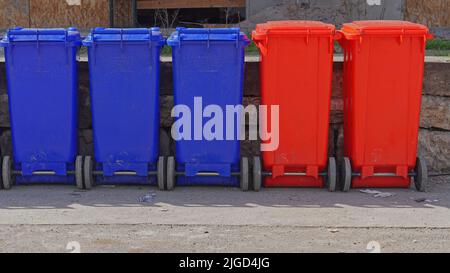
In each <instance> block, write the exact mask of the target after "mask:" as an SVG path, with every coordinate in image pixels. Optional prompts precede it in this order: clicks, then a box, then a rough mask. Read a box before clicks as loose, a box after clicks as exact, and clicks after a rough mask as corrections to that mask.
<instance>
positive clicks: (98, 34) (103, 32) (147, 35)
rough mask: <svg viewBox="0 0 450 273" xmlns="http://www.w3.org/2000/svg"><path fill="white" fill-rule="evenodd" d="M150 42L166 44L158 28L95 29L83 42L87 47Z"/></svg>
mask: <svg viewBox="0 0 450 273" xmlns="http://www.w3.org/2000/svg"><path fill="white" fill-rule="evenodd" d="M121 41H126V42H149V41H156V42H160V43H164V37H163V36H162V34H161V31H160V29H159V28H158V27H153V28H94V29H92V31H91V33H90V34H89V35H88V36H87V37H86V39H85V40H84V41H83V44H84V45H85V46H90V45H92V44H93V43H102V42H121Z"/></svg>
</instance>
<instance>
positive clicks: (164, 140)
mask: <svg viewBox="0 0 450 273" xmlns="http://www.w3.org/2000/svg"><path fill="white" fill-rule="evenodd" d="M159 154H160V155H161V156H164V157H167V156H170V137H169V134H168V133H167V132H166V130H165V129H163V128H161V129H160V130H159Z"/></svg>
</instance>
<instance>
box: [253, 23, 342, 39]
mask: <svg viewBox="0 0 450 273" xmlns="http://www.w3.org/2000/svg"><path fill="white" fill-rule="evenodd" d="M335 29H336V27H335V26H334V25H331V24H326V23H323V22H319V21H301V20H289V21H269V22H267V23H263V24H258V25H257V26H256V31H255V33H254V34H256V35H267V34H270V33H274V34H285V33H286V34H287V33H292V34H299V35H301V34H304V35H307V34H309V35H310V34H314V35H317V34H318V35H322V34H323V35H333V34H334V32H335Z"/></svg>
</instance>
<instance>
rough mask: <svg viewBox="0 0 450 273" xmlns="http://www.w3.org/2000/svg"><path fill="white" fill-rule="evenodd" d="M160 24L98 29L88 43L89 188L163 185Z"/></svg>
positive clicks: (86, 176)
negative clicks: (108, 185)
mask: <svg viewBox="0 0 450 273" xmlns="http://www.w3.org/2000/svg"><path fill="white" fill-rule="evenodd" d="M164 44H165V40H164V38H163V37H162V35H161V32H160V30H159V28H151V29H146V28H138V29H113V28H95V29H93V30H92V31H91V33H90V35H89V36H88V37H87V38H86V39H85V40H84V41H83V45H85V46H87V47H88V57H89V73H90V88H91V90H90V95H91V110H92V128H93V137H94V157H95V160H94V159H93V158H92V157H91V156H86V158H85V160H84V181H85V185H86V188H91V187H92V186H93V185H94V183H98V184H111V183H114V184H122V183H127V184H142V183H144V184H153V183H154V182H155V176H156V177H157V180H156V181H157V185H158V187H159V188H160V189H161V190H163V189H164V157H161V156H159V128H160V126H159V65H160V64H159V58H160V50H161V47H162V46H163V45H164Z"/></svg>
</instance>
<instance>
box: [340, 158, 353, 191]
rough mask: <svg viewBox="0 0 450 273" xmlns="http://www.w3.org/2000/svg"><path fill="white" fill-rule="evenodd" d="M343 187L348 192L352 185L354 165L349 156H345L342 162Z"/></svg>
mask: <svg viewBox="0 0 450 273" xmlns="http://www.w3.org/2000/svg"><path fill="white" fill-rule="evenodd" d="M340 178H341V179H340V180H341V189H342V191H343V192H348V191H349V190H350V187H351V186H352V165H351V163H350V159H349V158H348V157H344V158H343V159H342V162H341V177H340Z"/></svg>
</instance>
